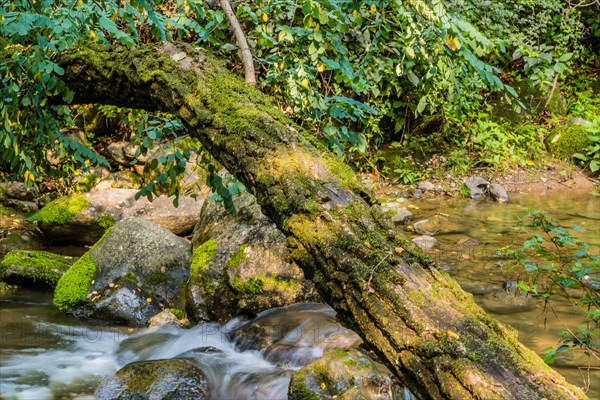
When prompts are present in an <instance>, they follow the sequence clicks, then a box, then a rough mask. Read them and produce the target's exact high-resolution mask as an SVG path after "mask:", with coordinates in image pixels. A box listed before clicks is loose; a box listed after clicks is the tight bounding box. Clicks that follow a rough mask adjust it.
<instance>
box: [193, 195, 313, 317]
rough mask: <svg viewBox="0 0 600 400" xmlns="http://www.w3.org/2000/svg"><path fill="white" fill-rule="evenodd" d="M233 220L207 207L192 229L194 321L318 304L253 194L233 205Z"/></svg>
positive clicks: (213, 205) (213, 206) (217, 207)
mask: <svg viewBox="0 0 600 400" xmlns="http://www.w3.org/2000/svg"><path fill="white" fill-rule="evenodd" d="M234 203H235V206H236V209H237V210H238V214H237V216H236V217H232V216H231V215H230V214H229V213H228V212H227V211H226V210H225V209H224V208H223V206H222V205H221V204H218V203H215V202H212V201H207V202H205V204H204V206H203V208H202V211H201V213H200V220H199V222H198V224H197V225H196V227H195V229H194V235H193V239H192V244H193V247H194V255H193V257H192V266H191V279H190V283H189V284H188V287H187V291H186V293H187V296H186V297H187V311H188V314H189V315H190V316H191V317H192V318H194V319H196V320H214V319H218V320H220V321H225V320H228V319H230V318H232V317H234V316H236V315H238V314H240V313H247V314H256V313H258V312H260V311H263V310H266V309H269V308H273V307H280V306H284V305H289V304H293V303H297V302H301V301H311V300H317V295H316V291H315V289H314V286H313V285H312V283H310V282H309V281H308V280H306V279H304V274H303V272H302V270H301V269H300V268H299V267H298V266H297V265H296V264H294V263H291V262H290V261H289V260H288V257H289V250H288V248H287V242H286V240H285V236H284V235H283V234H282V233H281V232H280V231H279V230H277V228H276V227H275V225H274V224H273V223H272V222H271V221H270V220H269V219H267V218H266V217H265V216H264V215H263V214H262V213H261V210H260V206H259V205H258V204H256V199H255V198H254V196H252V195H251V194H249V193H243V194H242V195H240V196H238V197H236V198H235V200H234Z"/></svg>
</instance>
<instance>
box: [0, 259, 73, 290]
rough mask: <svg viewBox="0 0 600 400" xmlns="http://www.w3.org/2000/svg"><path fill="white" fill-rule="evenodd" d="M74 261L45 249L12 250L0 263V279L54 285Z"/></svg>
mask: <svg viewBox="0 0 600 400" xmlns="http://www.w3.org/2000/svg"><path fill="white" fill-rule="evenodd" d="M75 261H76V259H75V258H73V257H67V256H61V255H58V254H54V253H50V252H47V251H37V250H30V251H27V250H12V251H9V252H8V253H7V254H6V255H5V256H4V259H2V262H1V263H0V280H2V281H5V282H8V283H16V284H34V285H43V286H49V287H55V286H56V283H57V282H58V280H59V279H60V277H61V276H62V275H63V274H64V273H65V271H66V270H68V269H69V268H70V267H71V265H73V263H74V262H75Z"/></svg>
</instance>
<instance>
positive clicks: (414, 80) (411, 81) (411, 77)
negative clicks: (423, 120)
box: [408, 72, 420, 112]
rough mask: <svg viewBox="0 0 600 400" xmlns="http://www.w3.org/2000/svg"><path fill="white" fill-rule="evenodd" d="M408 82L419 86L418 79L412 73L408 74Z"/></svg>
mask: <svg viewBox="0 0 600 400" xmlns="http://www.w3.org/2000/svg"><path fill="white" fill-rule="evenodd" d="M408 80H409V81H410V83H412V84H413V85H415V86H417V85H418V84H419V78H418V77H417V76H416V75H415V74H413V73H412V72H411V73H409V74H408ZM419 112H420V111H419Z"/></svg>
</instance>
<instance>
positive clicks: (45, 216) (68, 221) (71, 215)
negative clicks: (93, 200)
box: [32, 195, 104, 243]
mask: <svg viewBox="0 0 600 400" xmlns="http://www.w3.org/2000/svg"><path fill="white" fill-rule="evenodd" d="M89 204H90V201H89V196H88V195H74V196H66V197H60V198H58V199H56V200H53V201H51V202H50V203H48V204H46V205H45V206H44V207H43V208H42V209H41V210H40V211H39V212H38V213H37V214H35V215H34V216H33V218H32V220H33V221H35V222H37V224H38V226H39V227H40V230H41V231H42V233H43V234H44V236H45V237H47V238H48V239H49V240H51V241H55V242H71V243H73V242H75V243H94V242H95V241H97V240H98V239H99V238H100V237H101V236H102V233H103V232H104V228H103V227H101V226H100V225H99V224H98V223H97V222H96V219H97V216H96V215H94V214H93V213H90V212H89V208H90V207H89ZM84 211H86V212H84Z"/></svg>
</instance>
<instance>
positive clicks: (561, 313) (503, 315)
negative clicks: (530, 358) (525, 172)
mask: <svg viewBox="0 0 600 400" xmlns="http://www.w3.org/2000/svg"><path fill="white" fill-rule="evenodd" d="M414 205H415V206H416V209H413V213H414V214H415V220H416V221H418V220H420V219H423V218H429V217H430V216H431V215H434V214H436V213H444V214H447V215H448V216H450V218H451V219H453V220H454V221H458V222H459V223H460V224H462V226H463V229H462V232H460V233H451V234H441V235H437V236H436V239H438V241H439V242H440V246H439V247H438V248H436V249H433V250H431V251H430V254H431V255H432V256H433V258H434V259H435V260H436V261H437V262H438V264H440V265H441V266H442V267H443V268H444V269H445V270H447V271H449V272H450V273H451V274H452V275H453V276H454V277H455V279H456V280H457V281H458V282H459V283H460V284H461V286H462V287H463V289H465V290H466V291H468V292H471V293H472V294H473V295H474V298H475V301H476V302H477V303H479V304H480V305H481V306H482V307H483V308H484V309H485V310H486V311H487V312H489V313H490V314H491V315H493V316H494V317H496V318H497V319H499V320H500V321H502V322H504V323H506V324H509V325H511V326H512V327H513V328H515V329H517V330H518V332H519V340H520V341H521V342H522V343H523V344H525V345H526V346H528V347H529V348H531V349H532V350H534V351H535V352H537V353H538V354H540V355H541V354H542V353H543V350H544V349H546V348H548V347H557V345H558V342H559V338H560V333H561V332H562V331H564V330H565V326H567V327H571V328H576V327H577V326H578V325H581V324H582V322H583V318H582V314H581V312H580V311H579V310H578V309H577V308H576V307H574V306H573V305H572V304H571V303H569V302H568V301H566V300H564V299H559V298H558V297H556V296H555V298H554V297H553V301H552V303H551V306H552V307H551V308H550V307H549V306H548V305H545V304H544V303H543V301H541V300H539V299H531V298H528V297H526V296H524V295H522V294H520V293H519V292H518V291H516V290H514V287H508V288H507V287H506V286H507V285H506V284H507V282H508V283H510V282H515V281H518V280H519V278H520V277H521V276H522V271H519V270H517V269H509V268H507V264H508V263H507V261H508V260H507V259H506V258H505V257H504V256H502V255H499V254H498V249H499V248H500V247H503V246H507V245H510V244H513V243H514V244H517V245H518V244H522V243H523V241H524V240H525V238H526V237H528V236H530V235H531V232H529V233H527V232H524V231H522V230H521V229H520V224H521V223H520V221H519V220H520V219H521V218H523V217H524V216H525V215H526V214H527V213H528V212H529V211H530V210H533V209H539V210H542V211H545V212H546V213H547V214H548V215H549V217H550V218H551V219H553V220H555V221H557V222H559V223H560V224H561V225H563V226H565V227H566V228H567V229H568V230H569V231H570V232H571V233H572V234H573V235H574V236H576V237H578V238H579V239H581V240H582V241H584V242H586V243H588V244H590V245H591V250H590V251H591V252H592V254H598V253H599V252H600V198H598V197H593V196H591V195H590V194H589V193H585V192H582V193H578V192H571V193H569V192H566V193H561V194H560V195H545V196H537V195H516V196H513V198H511V202H510V203H507V204H497V203H493V202H491V201H475V200H470V199H465V198H456V199H451V200H448V199H422V200H419V201H417V202H414ZM574 224H575V225H577V226H578V227H580V228H583V229H582V230H579V229H578V228H577V229H576V228H573V225H574ZM599 334H600V332H599ZM553 367H554V368H556V369H557V370H558V371H559V372H560V373H561V374H563V375H564V376H566V377H567V379H568V380H569V381H570V382H572V383H574V384H577V385H580V386H583V387H588V386H589V391H588V395H589V396H590V398H592V399H600V362H599V361H598V359H597V358H595V357H589V356H587V355H585V354H584V353H583V351H579V350H577V351H571V352H566V353H563V354H562V355H561V356H560V357H557V359H556V361H555V363H554V365H553Z"/></svg>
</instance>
